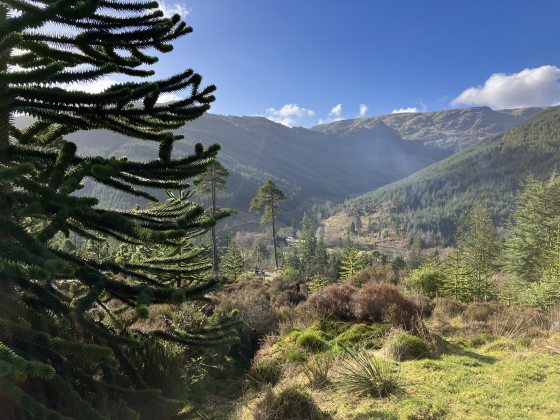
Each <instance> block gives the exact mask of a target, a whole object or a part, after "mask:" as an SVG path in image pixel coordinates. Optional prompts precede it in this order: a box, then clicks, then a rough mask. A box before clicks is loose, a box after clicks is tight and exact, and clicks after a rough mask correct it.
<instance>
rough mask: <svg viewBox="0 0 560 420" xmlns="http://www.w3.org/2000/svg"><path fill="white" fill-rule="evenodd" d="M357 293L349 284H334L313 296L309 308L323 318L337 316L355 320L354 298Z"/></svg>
mask: <svg viewBox="0 0 560 420" xmlns="http://www.w3.org/2000/svg"><path fill="white" fill-rule="evenodd" d="M356 291H357V289H356V288H355V287H353V286H350V285H348V284H341V285H338V284H333V285H330V286H328V287H325V288H324V289H323V290H321V291H319V292H317V293H315V294H313V295H311V297H310V298H309V299H308V301H307V306H308V307H309V308H310V309H311V311H313V312H315V313H316V314H317V315H319V316H321V317H324V318H326V317H328V316H335V317H337V318H340V319H342V320H346V321H350V320H352V319H354V318H355V315H354V310H353V309H354V302H353V299H352V298H353V296H354V295H355V294H356Z"/></svg>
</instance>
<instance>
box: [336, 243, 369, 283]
mask: <svg viewBox="0 0 560 420" xmlns="http://www.w3.org/2000/svg"><path fill="white" fill-rule="evenodd" d="M364 267H365V261H364V258H363V254H362V253H361V252H360V251H359V250H358V249H357V248H355V247H354V246H352V245H351V244H347V245H346V246H345V248H344V251H343V255H342V261H341V262H340V274H339V278H340V280H342V281H345V280H349V279H351V278H352V277H354V275H356V273H357V272H358V271H360V270H361V269H362V268H364Z"/></svg>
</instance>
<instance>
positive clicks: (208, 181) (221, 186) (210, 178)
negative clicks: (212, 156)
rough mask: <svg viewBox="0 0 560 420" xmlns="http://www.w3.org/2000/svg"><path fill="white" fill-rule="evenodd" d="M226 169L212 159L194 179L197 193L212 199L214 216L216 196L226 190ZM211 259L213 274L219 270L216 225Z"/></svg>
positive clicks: (213, 231) (213, 227)
mask: <svg viewBox="0 0 560 420" xmlns="http://www.w3.org/2000/svg"><path fill="white" fill-rule="evenodd" d="M228 175H229V172H228V170H227V169H226V168H225V167H224V165H222V164H221V163H220V162H218V161H217V160H215V161H213V162H212V163H211V164H210V165H208V168H207V169H206V171H205V172H203V173H202V174H200V175H198V176H197V177H196V178H195V179H194V187H195V189H196V191H197V193H199V194H201V195H206V196H209V197H210V199H211V200H212V217H215V216H216V213H217V211H218V207H217V204H216V198H217V195H218V193H220V192H225V191H227V183H226V178H227V177H228ZM212 261H213V269H214V274H216V275H217V274H218V273H219V272H220V256H219V254H218V240H217V238H216V226H212Z"/></svg>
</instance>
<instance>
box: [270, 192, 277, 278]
mask: <svg viewBox="0 0 560 420" xmlns="http://www.w3.org/2000/svg"><path fill="white" fill-rule="evenodd" d="M271 207H272V209H271V212H272V244H273V246H274V263H275V265H276V271H278V252H277V251H276V224H275V223H274V199H273V201H272V206H271Z"/></svg>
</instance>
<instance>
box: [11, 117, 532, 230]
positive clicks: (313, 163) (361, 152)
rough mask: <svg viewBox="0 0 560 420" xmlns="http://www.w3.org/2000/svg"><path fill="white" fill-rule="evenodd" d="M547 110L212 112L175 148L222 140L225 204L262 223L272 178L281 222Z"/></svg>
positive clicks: (122, 143) (153, 152) (100, 144)
mask: <svg viewBox="0 0 560 420" xmlns="http://www.w3.org/2000/svg"><path fill="white" fill-rule="evenodd" d="M540 111H542V110H541V109H540V108H526V109H517V110H502V111H493V110H491V109H490V108H487V107H478V108H467V109H453V110H447V111H439V112H430V113H404V114H390V115H384V116H377V117H372V118H360V119H354V120H343V121H337V122H332V123H329V124H323V125H318V126H315V127H312V128H311V129H305V128H297V127H296V128H290V127H286V126H284V125H281V124H277V123H274V122H272V121H270V120H268V119H266V118H263V117H237V116H222V115H215V114H206V115H204V116H203V117H201V118H199V119H198V120H195V121H193V122H191V123H189V124H187V125H185V126H184V127H183V128H182V129H180V130H179V131H180V133H182V134H184V135H185V140H184V141H180V142H177V143H176V146H175V151H174V153H175V155H176V156H178V155H181V154H186V153H191V152H192V150H193V146H194V145H195V144H196V143H199V142H200V143H202V144H204V145H210V144H214V143H218V144H220V145H221V147H222V149H221V151H220V153H219V159H220V160H221V161H222V162H223V163H224V165H225V166H226V167H227V168H228V169H229V171H230V177H229V179H228V187H229V193H228V194H227V195H225V196H223V197H221V198H220V200H219V203H220V205H221V206H223V207H231V208H234V209H236V210H238V211H239V213H240V214H239V215H238V216H237V219H238V220H242V221H243V222H244V224H245V226H244V229H247V228H248V229H253V228H256V227H257V220H258V219H257V218H256V217H255V216H249V215H248V213H247V209H248V207H249V203H250V201H251V199H252V197H253V196H254V195H255V193H256V191H257V189H258V186H259V185H260V184H261V183H262V182H263V181H264V180H266V179H272V180H274V181H275V182H276V183H277V184H278V186H279V187H280V188H281V189H282V190H283V191H284V192H285V193H286V195H287V197H288V201H287V202H286V203H285V204H284V206H283V207H284V214H283V215H282V216H281V221H282V222H283V223H284V224H286V225H290V224H293V223H294V222H298V221H299V220H300V218H301V216H302V214H303V211H305V210H309V209H310V208H312V207H313V206H314V205H318V206H323V205H324V203H325V202H332V203H339V202H342V201H344V200H347V199H350V198H352V197H355V196H359V195H361V194H364V193H369V192H372V191H375V190H376V189H378V188H379V187H382V186H385V185H387V184H390V183H392V182H395V181H398V180H401V179H403V178H406V177H408V176H410V175H412V174H414V173H416V172H417V171H420V170H422V169H423V168H426V167H428V166H430V165H431V164H434V163H436V162H439V161H441V160H443V159H445V158H448V157H450V156H451V155H452V154H453V153H454V152H455V151H457V150H460V149H463V148H465V147H468V146H469V145H472V144H476V143H477V142H480V141H481V139H482V138H486V137H487V136H489V135H495V134H499V133H502V132H504V131H506V130H508V129H510V128H511V127H514V126H516V125H519V124H521V123H522V122H523V121H525V120H527V118H530V117H531V116H533V115H535V114H537V113H538V112H540ZM16 121H17V123H18V125H20V126H22V125H26V124H28V123H29V120H28V119H27V118H26V117H17V119H16ZM71 140H73V141H75V142H76V143H77V145H78V151H79V153H82V154H101V155H105V156H109V155H110V156H117V157H118V156H128V157H130V158H132V159H141V160H148V159H153V158H154V157H155V156H157V145H156V144H152V143H150V142H145V141H139V140H135V139H129V138H126V137H124V136H120V135H118V134H115V133H112V132H108V131H89V132H80V133H76V134H74V135H72V136H71ZM86 191H87V193H88V194H91V193H93V194H95V195H96V196H97V197H100V201H101V202H103V204H105V205H107V204H108V205H111V206H114V207H119V208H127V207H130V206H132V205H134V204H136V203H137V202H138V199H137V198H136V197H132V196H127V195H120V196H114V195H113V194H112V193H111V192H110V191H109V190H107V189H105V188H104V187H103V186H101V185H98V184H94V183H89V184H88V185H86Z"/></svg>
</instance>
